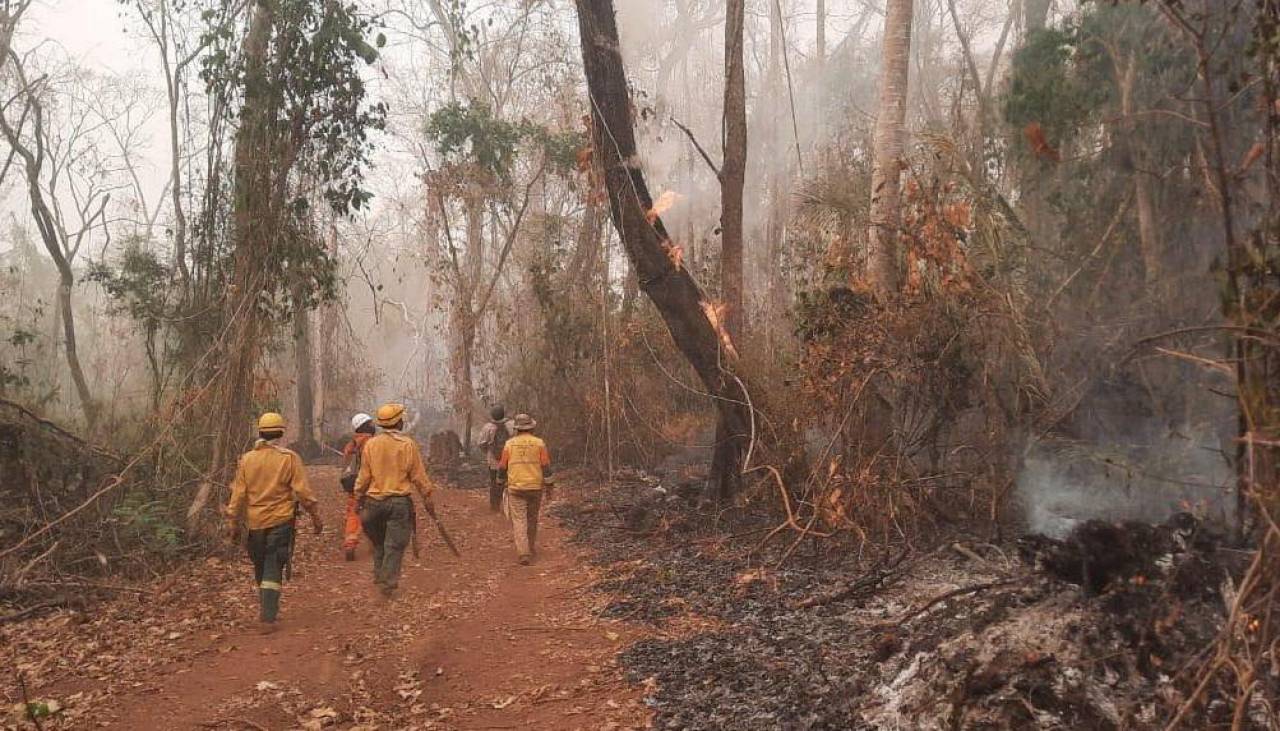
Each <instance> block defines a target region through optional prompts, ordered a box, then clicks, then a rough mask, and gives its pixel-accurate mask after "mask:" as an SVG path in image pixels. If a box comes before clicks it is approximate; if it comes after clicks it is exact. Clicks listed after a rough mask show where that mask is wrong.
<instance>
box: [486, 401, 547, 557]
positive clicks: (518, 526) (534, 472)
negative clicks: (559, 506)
mask: <svg viewBox="0 0 1280 731" xmlns="http://www.w3.org/2000/svg"><path fill="white" fill-rule="evenodd" d="M537 425H538V424H537V422H535V421H534V420H533V419H532V418H530V417H529V415H528V414H517V415H516V418H515V419H514V420H513V422H512V426H513V427H514V428H515V430H516V435H515V436H514V437H512V438H510V439H508V440H507V444H506V446H505V447H503V448H502V457H501V458H500V459H499V460H498V469H499V471H500V473H501V475H502V476H503V479H504V480H505V481H506V483H507V496H506V508H507V517H509V518H510V519H511V529H512V532H513V534H514V537H515V541H516V556H517V557H518V559H519V561H520V563H521V564H526V565H527V564H528V563H529V561H531V560H532V559H533V556H534V555H536V554H537V552H538V512H539V511H540V510H541V509H542V498H543V491H544V488H545V491H546V492H547V493H550V492H551V489H552V484H551V455H550V454H548V453H547V445H546V443H545V442H543V441H542V440H541V439H539V438H538V437H535V436H534V435H533V433H532V432H533V428H534V427H536V426H537Z"/></svg>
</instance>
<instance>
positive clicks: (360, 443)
mask: <svg viewBox="0 0 1280 731" xmlns="http://www.w3.org/2000/svg"><path fill="white" fill-rule="evenodd" d="M351 431H352V432H353V434H352V435H351V441H349V442H347V446H345V447H343V448H342V477H341V479H340V480H339V482H340V483H341V484H342V491H343V492H345V493H347V516H346V522H345V524H344V525H343V531H342V552H343V555H345V556H346V558H347V560H348V561H354V560H356V546H359V545H360V512H359V511H358V510H356V475H358V474H360V455H361V454H362V453H363V451H364V444H365V442H367V441H369V440H370V439H372V438H373V435H374V433H375V429H374V426H373V417H372V416H369V415H368V414H363V413H362V414H356V415H355V416H353V417H351Z"/></svg>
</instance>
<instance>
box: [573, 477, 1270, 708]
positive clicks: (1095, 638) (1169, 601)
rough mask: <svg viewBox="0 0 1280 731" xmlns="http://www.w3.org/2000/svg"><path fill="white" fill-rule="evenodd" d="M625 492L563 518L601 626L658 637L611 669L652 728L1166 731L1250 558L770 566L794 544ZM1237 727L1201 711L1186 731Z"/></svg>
mask: <svg viewBox="0 0 1280 731" xmlns="http://www.w3.org/2000/svg"><path fill="white" fill-rule="evenodd" d="M631 477H632V478H633V479H630V480H625V481H621V482H619V483H617V484H615V485H614V486H612V487H610V488H603V487H599V488H594V489H592V491H591V492H590V493H589V494H578V495H575V496H573V499H570V500H565V501H562V502H561V503H560V504H559V506H558V507H557V514H558V516H559V517H560V518H561V519H562V521H563V522H564V524H565V525H566V526H567V527H568V528H570V530H571V531H572V538H571V540H573V541H574V542H577V543H580V544H583V545H585V546H588V547H589V548H590V549H591V550H592V551H593V552H594V557H595V561H597V562H598V563H600V564H601V566H602V569H603V573H604V575H606V576H608V577H609V578H607V579H605V580H603V581H602V582H600V583H598V584H597V585H596V587H595V588H596V590H597V591H598V592H600V593H602V594H604V595H605V596H606V597H607V599H608V601H607V602H606V603H605V604H604V608H603V610H602V614H603V615H604V616H606V617H610V618H615V619H623V620H627V621H630V622H636V623H640V624H644V625H648V626H649V627H650V628H651V630H652V631H649V632H646V633H644V634H643V635H642V639H639V640H638V641H636V642H635V643H634V644H632V645H631V646H630V647H628V648H627V649H625V650H624V651H623V652H622V654H621V657H620V660H621V665H622V667H623V669H624V670H625V672H626V676H627V678H628V679H629V680H630V681H631V682H632V683H636V684H638V685H639V686H640V687H641V688H642V689H643V690H644V692H645V703H646V704H647V705H648V706H649V707H650V708H651V709H652V710H653V711H654V717H653V726H654V727H655V728H658V729H723V728H733V729H849V728H876V729H880V728H885V729H987V728H990V729H996V728H1044V729H1120V728H1126V729H1129V728H1132V729H1147V728H1161V727H1162V726H1163V723H1164V722H1166V721H1167V720H1168V718H1169V716H1170V715H1171V713H1172V712H1173V711H1174V710H1176V708H1177V707H1178V705H1179V704H1180V703H1181V702H1182V701H1183V699H1184V697H1185V696H1184V694H1185V693H1186V692H1187V689H1188V688H1187V686H1188V677H1189V675H1191V674H1192V673H1193V672H1194V671H1195V670H1196V669H1197V668H1198V667H1199V663H1200V662H1202V661H1203V658H1204V657H1205V655H1204V654H1203V653H1204V652H1205V650H1206V649H1207V648H1208V647H1209V645H1210V643H1211V642H1212V641H1213V639H1214V638H1215V636H1216V635H1217V632H1218V630H1219V628H1220V626H1221V624H1222V621H1223V617H1224V605H1225V597H1224V592H1225V595H1227V596H1229V593H1230V590H1231V589H1230V585H1229V581H1228V580H1227V576H1228V573H1234V572H1235V570H1237V569H1238V566H1237V565H1236V564H1237V563H1238V562H1239V559H1240V557H1241V556H1242V555H1243V554H1241V553H1239V552H1233V551H1230V550H1227V549H1222V548H1220V547H1219V545H1218V543H1217V542H1216V541H1215V540H1214V538H1213V536H1211V535H1208V534H1207V531H1206V530H1205V529H1203V528H1202V527H1200V526H1199V525H1198V524H1197V523H1196V522H1195V521H1194V520H1191V519H1184V522H1182V523H1180V524H1171V525H1169V526H1164V527H1158V528H1150V527H1147V526H1140V525H1136V524H1126V525H1120V526H1112V525H1109V524H1105V523H1087V524H1085V525H1084V526H1082V527H1081V528H1080V529H1079V530H1077V531H1076V532H1075V533H1074V534H1073V535H1072V536H1071V537H1070V538H1069V539H1068V540H1066V541H1064V542H1057V541H1052V540H1049V539H1045V538H1040V537H1026V538H1023V539H1021V540H1019V541H1017V542H1010V543H1007V544H1005V545H1000V546H995V545H990V544H983V543H981V542H978V541H974V540H966V539H965V538H964V537H963V536H959V535H952V536H946V537H945V538H943V537H941V536H933V539H934V541H935V542H934V544H933V545H923V544H921V545H916V546H914V547H912V548H911V549H910V550H909V551H908V550H898V549H896V548H895V549H893V550H892V551H891V553H896V554H897V555H894V556H879V557H877V556H866V557H863V559H862V560H857V557H856V556H853V555H851V554H852V553H853V551H852V549H850V548H849V547H846V546H842V545H839V544H837V543H834V542H823V543H816V544H815V543H809V542H808V541H806V542H805V543H804V544H801V545H800V546H799V547H798V549H797V550H796V551H795V552H794V553H793V554H792V555H790V556H789V557H788V558H787V560H785V561H779V557H780V554H781V553H782V552H784V551H785V550H786V549H787V548H789V547H790V545H789V544H790V543H791V542H792V540H793V539H792V537H791V536H790V535H787V534H784V535H783V536H781V537H780V538H777V539H775V543H774V544H770V545H768V546H765V547H763V548H762V547H761V546H760V542H761V539H762V538H763V537H764V535H765V534H766V533H767V531H768V529H769V528H771V527H772V525H771V524H770V523H768V522H764V521H760V520H753V519H751V518H748V517H745V516H742V515H733V514H727V513H721V514H718V515H710V514H700V513H699V512H698V510H697V509H696V508H695V506H694V505H693V502H692V500H691V499H686V498H687V497H689V496H690V493H689V492H688V491H683V492H684V497H682V489H681V488H680V487H679V486H678V485H676V486H675V487H663V488H662V491H659V490H655V487H656V484H655V481H654V480H653V479H651V478H647V479H640V476H639V475H632V476H631ZM575 482H578V483H584V484H588V483H585V481H581V480H578V481H575ZM664 493H665V494H664ZM956 544H959V548H957V547H956ZM1273 681H1274V679H1273ZM1210 695H1211V697H1212V694H1210ZM1230 714H1231V708H1230V705H1229V704H1228V703H1226V702H1225V701H1223V700H1222V699H1214V700H1211V701H1210V702H1209V703H1207V704H1204V705H1201V706H1199V708H1198V710H1197V711H1196V712H1195V713H1194V714H1193V716H1192V717H1191V721H1192V722H1191V723H1190V725H1189V726H1187V727H1189V728H1209V727H1214V726H1217V725H1223V726H1224V727H1226V726H1229V725H1230V720H1231V719H1230ZM1267 714H1268V710H1267V709H1266V708H1265V707H1264V706H1263V705H1262V704H1261V703H1259V704H1255V706H1254V707H1251V708H1250V713H1249V714H1248V718H1246V719H1244V720H1245V725H1244V728H1268V727H1275V726H1269V725H1268V724H1275V723H1277V721H1276V718H1275V717H1274V716H1272V717H1270V718H1269V717H1268V716H1267Z"/></svg>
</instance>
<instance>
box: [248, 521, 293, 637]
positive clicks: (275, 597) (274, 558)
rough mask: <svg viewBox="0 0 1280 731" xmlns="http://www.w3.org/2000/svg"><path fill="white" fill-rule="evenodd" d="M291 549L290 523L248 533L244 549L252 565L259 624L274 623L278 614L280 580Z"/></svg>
mask: <svg viewBox="0 0 1280 731" xmlns="http://www.w3.org/2000/svg"><path fill="white" fill-rule="evenodd" d="M292 546H293V523H292V522H289V523H284V524H282V525H277V526H273V527H271V528H260V529H258V530H251V531H249V537H248V539H247V540H246V541H245V547H246V548H248V549H249V560H250V561H252V562H253V580H254V582H255V583H257V585H258V602H259V605H260V608H259V618H260V619H261V620H262V621H263V622H274V621H276V615H277V614H279V613H280V588H281V582H282V581H283V580H284V565H285V564H286V563H288V562H289V551H290V549H291V548H292Z"/></svg>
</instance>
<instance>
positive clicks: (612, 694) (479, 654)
mask: <svg viewBox="0 0 1280 731" xmlns="http://www.w3.org/2000/svg"><path fill="white" fill-rule="evenodd" d="M310 474H311V479H312V484H313V487H314V489H315V490H316V492H317V493H318V495H319V496H320V497H321V502H322V505H323V508H324V514H325V516H326V521H327V523H326V528H325V532H324V534H322V535H320V536H314V535H311V534H310V533H309V531H303V532H302V533H300V535H299V539H298V547H297V552H296V554H295V556H296V559H295V561H296V569H295V573H294V576H293V578H292V580H291V581H290V582H288V583H287V584H286V587H285V591H284V600H283V603H282V610H281V625H280V631H279V632H277V633H276V634H274V635H271V636H267V637H262V636H259V635H258V634H257V633H256V626H255V625H256V593H255V590H254V588H253V586H252V577H251V573H250V569H249V566H248V564H247V561H246V560H244V559H243V558H237V560H230V559H228V560H210V561H208V562H206V563H204V564H200V565H197V566H195V567H192V571H191V573H190V574H188V575H178V576H172V577H169V578H168V579H165V580H163V581H161V582H160V583H159V584H157V585H156V586H154V587H149V588H145V589H143V590H140V591H139V592H138V595H137V597H136V598H128V599H122V600H120V601H117V602H113V603H112V604H111V605H110V606H107V607H103V608H101V610H100V611H95V612H93V613H91V614H89V615H76V614H74V613H63V614H60V615H56V616H53V617H48V618H44V619H41V620H38V621H36V622H28V623H25V624H24V625H23V626H22V628H21V629H15V628H14V627H10V628H7V629H5V631H4V635H3V636H2V637H0V639H5V640H6V641H7V642H6V645H7V646H8V647H9V649H8V650H6V651H5V652H4V655H5V656H6V658H0V659H12V660H13V661H14V664H15V666H16V667H18V669H19V670H20V671H22V672H23V673H25V675H26V679H27V684H28V686H29V692H30V694H31V698H32V699H41V700H52V701H54V702H55V703H56V707H57V708H58V709H59V710H58V712H57V713H56V714H54V715H53V716H52V717H51V719H49V720H47V721H46V728H50V727H52V728H102V727H105V728H114V729H210V728H223V729H286V728H343V729H350V728H365V729H374V728H380V729H410V728H422V729H426V728H433V729H499V728H501V729H505V728H538V729H610V728H613V729H620V728H632V727H638V726H643V725H644V718H645V713H644V710H643V707H642V706H641V704H640V703H639V701H638V697H639V694H638V692H637V691H636V690H635V689H634V688H632V687H630V686H628V685H627V684H626V683H624V682H623V681H622V679H621V677H620V675H619V673H618V671H617V668H616V666H615V664H614V660H613V658H614V657H615V655H616V653H617V652H618V650H619V648H620V647H622V646H623V645H624V644H625V643H626V642H627V641H628V640H629V639H631V638H632V636H633V635H632V633H633V632H634V630H632V629H629V628H627V627H626V626H625V625H621V624H617V623H614V622H610V621H608V620H602V619H599V618H598V617H597V616H596V613H595V606H594V604H593V602H598V601H600V598H599V597H593V596H592V595H590V594H588V593H586V587H587V586H589V585H590V584H591V583H593V574H592V569H591V568H590V567H588V566H587V565H586V564H585V563H584V562H583V561H581V557H580V556H577V555H575V553H574V552H573V550H572V549H570V548H569V547H567V546H565V545H564V543H563V542H562V538H561V531H560V529H559V527H558V526H557V525H556V524H555V521H554V520H548V521H546V530H545V532H544V538H543V539H542V543H543V551H542V556H541V557H540V559H539V560H538V561H537V562H535V563H534V564H533V565H532V566H520V565H518V564H517V563H516V562H515V560H514V552H513V550H512V548H511V541H510V534H509V528H508V526H507V523H506V522H505V521H504V520H502V519H501V518H500V517H498V516H494V515H492V514H490V513H489V512H488V503H487V497H486V496H485V495H484V494H483V493H482V492H481V491H479V490H450V489H445V490H441V491H440V492H438V493H437V495H438V497H437V501H436V503H437V506H438V508H439V510H440V514H441V516H442V518H443V520H444V521H445V524H446V525H447V526H448V527H449V528H450V532H451V534H452V535H453V536H454V539H455V541H456V542H457V543H458V547H459V549H460V550H461V552H462V557H461V558H455V557H453V556H452V555H451V554H450V553H448V551H447V549H446V548H445V547H444V545H443V544H442V542H441V541H440V539H439V538H438V536H437V535H436V533H435V530H434V527H433V526H431V525H430V524H427V523H423V524H421V525H420V526H419V540H420V543H421V546H422V555H421V558H420V559H413V558H411V557H409V556H408V555H407V556H406V565H405V575H404V579H403V581H402V585H401V587H402V588H401V592H400V595H399V596H398V598H397V599H395V600H394V601H391V602H386V601H384V600H382V599H381V598H379V597H377V596H376V595H375V593H374V591H373V587H372V582H371V571H370V562H369V557H368V554H369V551H368V547H367V545H366V546H362V548H361V550H360V553H359V556H358V559H357V560H356V561H355V562H346V561H344V560H343V557H342V553H341V551H340V548H339V543H340V542H341V536H340V532H341V524H342V505H343V500H344V499H345V498H344V496H343V495H342V494H341V493H340V492H339V491H338V489H337V487H336V485H337V471H336V470H335V469H334V468H327V467H315V468H311V472H310ZM10 655H12V658H8V657H7V656H10ZM6 695H7V696H8V697H9V699H11V700H13V699H14V693H13V692H12V691H8V692H7V693H6Z"/></svg>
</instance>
